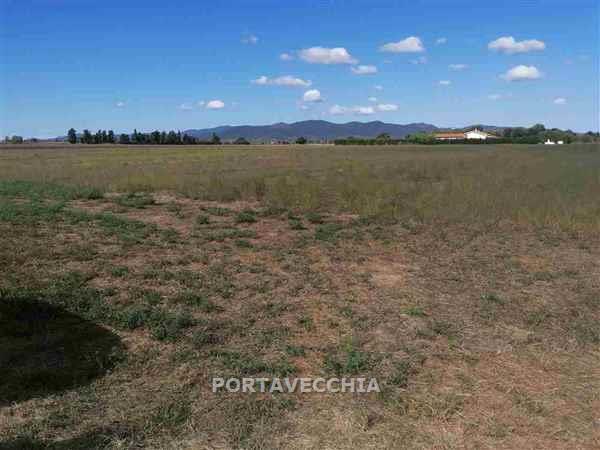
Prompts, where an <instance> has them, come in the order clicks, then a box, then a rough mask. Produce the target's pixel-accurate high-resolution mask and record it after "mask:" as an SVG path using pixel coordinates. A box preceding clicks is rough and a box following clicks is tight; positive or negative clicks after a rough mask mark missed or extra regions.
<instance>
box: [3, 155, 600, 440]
mask: <svg viewBox="0 0 600 450" xmlns="http://www.w3.org/2000/svg"><path fill="white" fill-rule="evenodd" d="M0 236H1V237H0V273H1V274H2V275H0V363H1V364H0V367H2V368H3V370H2V374H1V375H0V377H1V382H0V449H2V450H4V449H61V450H63V449H64V450H67V449H69V450H70V449H82V450H83V449H95V448H102V449H104V448H106V449H128V448H140V447H143V448H154V449H198V448H236V449H237V448H255V449H272V448H287V449H305V448H312V449H323V448H329V449H338V448H342V449H367V448H372V449H380V448H435V449H455V448H489V449H492V448H493V449H495V448H506V449H514V448H524V449H525V448H548V449H551V448H557V449H558V448H565V449H567V448H569V449H571V448H581V449H584V448H598V447H600V150H599V149H598V147H597V146H593V145H580V146H577V145H572V146H564V147H562V148H553V149H551V150H548V149H547V148H544V147H543V146H529V147H528V146H491V145H486V146H468V147H458V146H456V147H455V146H436V147H426V146H416V147H411V146H400V147H393V146H390V147H360V148H359V147H343V148H338V147H325V146H314V147H313V146H285V147H284V146H282V147H268V146H267V147H253V146H245V147H234V146H223V147H210V148H202V147H188V148H186V147H136V146H131V147H118V146H68V147H66V146H61V145H40V146H33V145H25V146H0ZM288 375H289V376H294V377H316V376H326V377H328V376H368V377H371V376H373V377H377V379H378V380H379V382H380V385H381V387H382V392H381V393H380V394H374V393H371V394H348V393H346V394H317V393H311V394H303V395H302V394H275V395H270V394H228V393H218V394H213V393H212V392H211V390H210V384H209V380H210V379H211V378H212V377H213V376H239V377H241V376H266V377H274V376H288Z"/></svg>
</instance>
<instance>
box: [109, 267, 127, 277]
mask: <svg viewBox="0 0 600 450" xmlns="http://www.w3.org/2000/svg"><path fill="white" fill-rule="evenodd" d="M128 273H129V268H128V267H127V266H115V267H113V268H112V269H111V270H110V274H111V275H112V276H113V277H124V276H125V275H127V274H128Z"/></svg>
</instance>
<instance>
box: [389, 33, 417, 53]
mask: <svg viewBox="0 0 600 450" xmlns="http://www.w3.org/2000/svg"><path fill="white" fill-rule="evenodd" d="M379 50H380V51H382V52H391V53H421V52H424V51H425V47H424V46H423V42H422V41H421V39H419V38H418V37H416V36H410V37H407V38H406V39H403V40H401V41H398V42H389V43H387V44H384V45H382V46H381V47H380V48H379Z"/></svg>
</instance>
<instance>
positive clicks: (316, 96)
mask: <svg viewBox="0 0 600 450" xmlns="http://www.w3.org/2000/svg"><path fill="white" fill-rule="evenodd" d="M302 100H304V101H305V102H321V101H323V99H322V98H321V92H320V91H319V90H318V89H311V90H309V91H306V92H305V93H304V95H303V96H302Z"/></svg>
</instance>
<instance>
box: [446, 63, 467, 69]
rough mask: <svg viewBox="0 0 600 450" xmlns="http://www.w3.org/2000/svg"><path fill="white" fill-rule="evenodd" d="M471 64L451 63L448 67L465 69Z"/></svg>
mask: <svg viewBox="0 0 600 450" xmlns="http://www.w3.org/2000/svg"><path fill="white" fill-rule="evenodd" d="M468 67H469V66H468V65H467V64H450V65H449V66H448V68H449V69H450V70H465V69H466V68H468Z"/></svg>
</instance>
